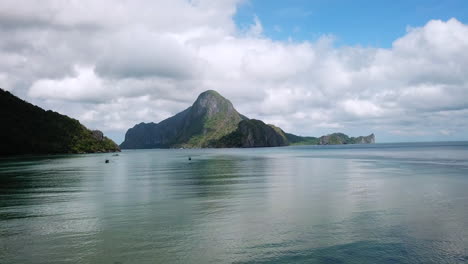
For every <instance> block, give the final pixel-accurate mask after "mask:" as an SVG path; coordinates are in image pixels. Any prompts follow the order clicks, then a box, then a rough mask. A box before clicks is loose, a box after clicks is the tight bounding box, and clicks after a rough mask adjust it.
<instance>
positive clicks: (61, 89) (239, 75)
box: [0, 0, 468, 137]
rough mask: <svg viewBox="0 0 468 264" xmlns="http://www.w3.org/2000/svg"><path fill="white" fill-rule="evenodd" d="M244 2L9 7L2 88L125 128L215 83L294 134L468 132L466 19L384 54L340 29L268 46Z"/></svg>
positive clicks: (1, 13)
mask: <svg viewBox="0 0 468 264" xmlns="http://www.w3.org/2000/svg"><path fill="white" fill-rule="evenodd" d="M240 2H242V1H235V0H226V1H209V0H198V1H185V0H171V1H169V0H167V1H163V0H159V1H148V2H147V1H131V2H130V1H129V2H126V1H122V2H118V3H115V2H114V1H99V2H96V1H76V2H73V1H72V2H69V1H66V2H64V1H52V0H51V1H41V3H40V4H37V3H30V2H21V1H20V2H19V3H17V2H16V1H15V2H14V3H13V2H11V1H2V2H1V3H0V33H1V34H2V36H3V38H2V42H0V85H2V86H4V87H5V88H6V89H8V90H12V91H13V92H14V93H15V94H18V95H20V96H22V97H26V98H25V99H27V100H33V101H34V102H35V103H37V104H39V105H41V106H43V107H45V108H52V109H54V110H57V111H62V112H64V113H65V114H69V115H71V116H73V117H76V118H79V119H80V120H82V121H83V122H84V123H85V124H87V125H89V126H92V127H94V128H100V129H103V130H105V131H119V132H121V133H122V135H123V134H124V132H125V130H126V128H129V127H131V126H133V124H136V123H139V122H141V121H145V122H149V121H154V122H158V121H160V120H161V119H163V118H165V117H168V116H170V115H172V114H175V113H177V112H178V111H181V110H183V109H185V108H186V107H188V106H189V105H190V104H191V103H192V101H193V100H194V99H195V98H196V96H197V95H198V93H200V92H202V91H204V90H207V89H215V90H218V91H219V92H220V93H221V94H223V95H225V96H226V97H227V98H229V99H231V101H233V103H234V104H235V106H236V107H237V108H238V110H239V111H240V112H242V113H244V114H246V115H247V116H250V117H253V118H260V119H263V120H265V121H266V122H269V123H274V124H277V125H279V126H281V127H282V128H284V129H285V130H287V131H291V132H296V133H299V134H309V135H320V134H322V133H329V132H333V131H336V130H337V129H340V130H344V132H346V131H350V132H354V131H358V132H359V133H360V134H365V133H369V134H370V133H371V132H375V133H376V134H377V137H378V135H379V132H381V133H384V132H385V133H387V132H388V133H393V134H398V135H401V136H404V135H415V136H420V135H426V134H428V133H429V134H430V133H433V134H437V135H440V136H444V135H447V136H449V134H448V133H443V132H441V131H450V135H462V134H466V132H468V124H467V123H468V122H467V121H464V120H467V119H468V118H467V117H468V115H467V112H468V99H467V98H468V96H467V95H468V70H467V69H468V53H466V50H468V26H467V25H464V24H462V23H461V22H459V21H458V20H456V19H450V20H448V21H440V20H432V21H429V22H428V23H427V24H426V25H425V26H423V27H418V28H409V29H408V32H407V33H406V34H405V35H404V36H402V37H401V38H399V39H397V40H395V41H394V43H393V45H392V47H391V48H388V49H383V48H363V47H338V48H337V47H335V46H334V44H333V43H334V37H333V36H322V37H321V38H319V39H318V40H317V41H315V42H311V41H305V42H293V41H275V40H271V39H269V38H268V37H267V36H265V35H264V33H263V26H262V23H261V18H258V17H255V18H254V20H253V23H252V25H251V26H250V28H248V29H247V30H242V29H239V28H236V26H235V23H234V22H233V15H234V14H235V10H236V6H237V5H238V4H239V3H240ZM182 18H183V19H182ZM83 65H84V66H83ZM65 104H66V105H67V107H64V106H63V105H65ZM428 119H429V121H428ZM408 126H410V127H408ZM431 131H432V132H431Z"/></svg>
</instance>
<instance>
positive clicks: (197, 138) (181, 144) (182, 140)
mask: <svg viewBox="0 0 468 264" xmlns="http://www.w3.org/2000/svg"><path fill="white" fill-rule="evenodd" d="M372 143H375V135H374V134H370V135H369V136H360V137H349V136H347V135H345V134H343V133H333V134H330V135H325V136H321V137H302V136H298V135H294V134H291V133H286V132H284V131H283V130H282V129H281V128H279V127H277V126H274V125H271V124H265V123H264V122H263V121H261V120H256V119H249V118H248V117H246V116H244V115H242V114H240V113H239V112H238V111H237V110H236V109H235V108H234V106H233V104H232V103H231V102H230V101H229V100H228V99H226V98H224V97H223V96H222V95H220V94H219V93H218V92H216V91H214V90H208V91H205V92H203V93H201V94H200V95H199V96H198V98H197V99H196V100H195V102H194V103H193V104H192V106H190V107H188V108H187V109H185V110H184V111H182V112H180V113H178V114H176V115H174V116H172V117H169V118H167V119H165V120H163V121H161V122H159V123H140V124H137V125H135V126H134V127H133V128H130V129H128V131H127V133H126V134H125V140H124V142H123V143H122V144H121V145H120V147H121V148H122V149H150V148H250V147H279V146H289V145H332V144H372Z"/></svg>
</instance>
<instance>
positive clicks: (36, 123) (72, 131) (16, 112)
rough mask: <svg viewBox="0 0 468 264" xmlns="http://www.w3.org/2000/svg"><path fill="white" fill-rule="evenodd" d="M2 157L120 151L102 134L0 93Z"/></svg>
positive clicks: (62, 116)
mask: <svg viewBox="0 0 468 264" xmlns="http://www.w3.org/2000/svg"><path fill="white" fill-rule="evenodd" d="M0 123H1V124H2V129H0V138H1V139H2V140H1V141H0V155H20V154H58V153H91V152H113V151H120V149H119V147H118V145H117V144H115V143H114V142H113V141H112V140H110V139H108V138H107V137H104V136H103V134H102V132H100V131H97V130H95V131H91V130H89V129H87V128H86V127H85V126H83V125H82V124H80V122H79V121H78V120H75V119H73V118H70V117H68V116H66V115H61V114H59V113H57V112H53V111H50V110H49V111H45V110H43V109H42V108H40V107H38V106H35V105H32V104H30V103H28V102H26V101H23V100H21V99H19V98H18V97H16V96H14V95H12V94H11V93H9V92H7V91H4V90H2V89H0Z"/></svg>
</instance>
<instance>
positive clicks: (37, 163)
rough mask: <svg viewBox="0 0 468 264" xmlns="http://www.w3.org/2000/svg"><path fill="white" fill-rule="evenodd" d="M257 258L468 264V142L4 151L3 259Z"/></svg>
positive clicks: (0, 181)
mask: <svg viewBox="0 0 468 264" xmlns="http://www.w3.org/2000/svg"><path fill="white" fill-rule="evenodd" d="M189 157H191V160H189ZM106 159H109V161H110V162H109V163H107V164H106V163H105V162H104V161H105V160H106ZM252 262H254V263H467V262H468V143H467V142H450V143H408V144H403V143H402V144H375V145H343V146H298V147H280V148H257V149H190V150H188V149H180V150H179V149H167V150H161V149H159V150H157V149H155V150H129V151H123V152H122V153H120V154H119V155H118V156H113V155H112V154H87V155H59V156H41V157H17V158H3V159H0V263H21V264H27V263H112V264H116V263H121V264H124V263H252Z"/></svg>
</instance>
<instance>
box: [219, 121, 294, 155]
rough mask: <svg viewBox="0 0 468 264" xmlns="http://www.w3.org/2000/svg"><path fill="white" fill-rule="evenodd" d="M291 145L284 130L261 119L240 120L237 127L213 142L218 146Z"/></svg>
mask: <svg viewBox="0 0 468 264" xmlns="http://www.w3.org/2000/svg"><path fill="white" fill-rule="evenodd" d="M287 145H289V142H288V139H287V138H286V136H285V134H284V132H283V131H282V130H281V129H280V128H278V127H275V126H273V125H267V124H265V123H263V122H262V121H260V120H255V119H250V120H242V121H241V122H239V124H238V126H237V129H236V130H235V131H233V132H232V133H230V134H228V135H225V136H224V137H222V138H220V139H219V140H218V141H216V142H214V143H213V145H212V146H213V147H218V148H232V147H237V148H253V147H279V146H287Z"/></svg>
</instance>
